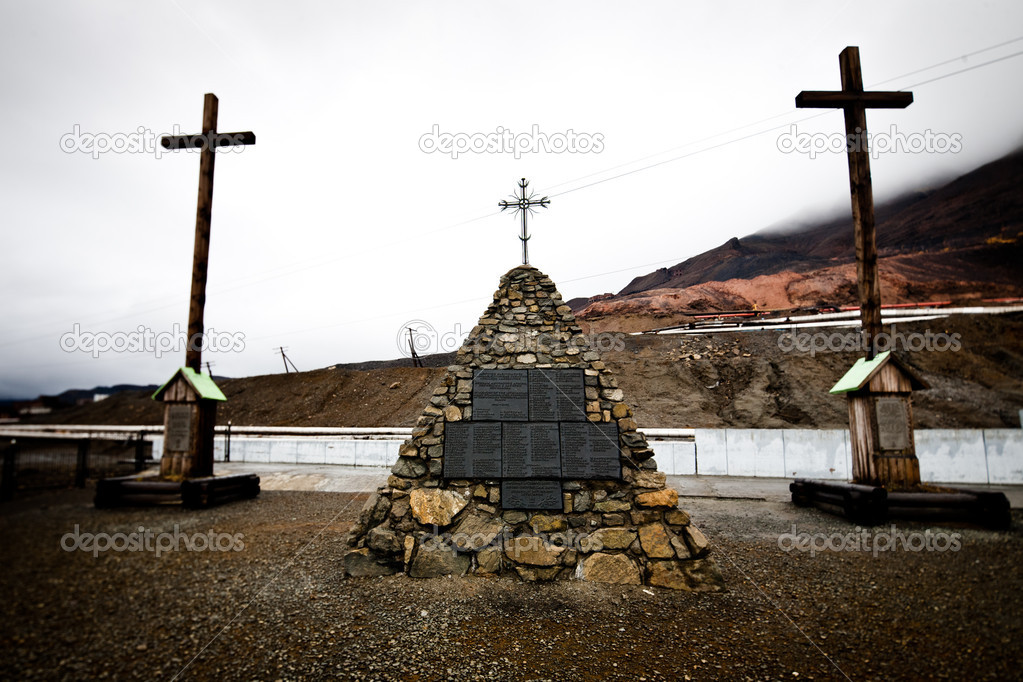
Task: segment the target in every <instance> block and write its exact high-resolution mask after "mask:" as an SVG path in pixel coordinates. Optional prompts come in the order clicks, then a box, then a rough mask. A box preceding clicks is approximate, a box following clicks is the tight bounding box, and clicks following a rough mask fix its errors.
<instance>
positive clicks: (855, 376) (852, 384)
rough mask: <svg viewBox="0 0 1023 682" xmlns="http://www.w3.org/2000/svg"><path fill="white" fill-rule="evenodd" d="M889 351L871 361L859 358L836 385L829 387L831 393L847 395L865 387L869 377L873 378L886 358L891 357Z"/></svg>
mask: <svg viewBox="0 0 1023 682" xmlns="http://www.w3.org/2000/svg"><path fill="white" fill-rule="evenodd" d="M891 354H892V352H891V351H890V350H886V351H885V352H883V353H879V354H878V355H876V356H875V357H874V359H873V360H867V359H866V358H860V359H859V360H857V361H856V364H854V365H853V366H852V368H851V369H850V370H849V371H848V372H846V373H845V376H844V377H842V378H841V379H839V380H838V383H837V384H835V385H834V386H832V387H831V393H848V392H849V391H858V390H860V389H861V388H863V387H864V386H866V385H867V382H868V381H870V377H872V376H874V372H876V371H877V370H879V369H881V367H882V366H883V365H884V363H885V362H887V361H888V356H889V355H891Z"/></svg>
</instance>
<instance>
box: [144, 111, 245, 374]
mask: <svg viewBox="0 0 1023 682" xmlns="http://www.w3.org/2000/svg"><path fill="white" fill-rule="evenodd" d="M217 107H218V100H217V96H216V95H214V94H213V93H212V92H208V93H206V97H205V99H204V100H203V107H202V132H201V133H200V134H198V135H168V136H164V137H163V138H161V139H160V144H161V145H163V146H164V148H166V149H202V155H201V156H200V158H199V202H198V208H197V209H196V213H195V248H194V251H193V254H192V294H191V298H190V299H189V303H188V341H187V344H186V347H185V348H186V349H185V366H186V367H191V368H192V369H193V370H195V371H196V372H202V335H203V321H202V318H203V309H204V308H205V306H206V271H207V269H208V265H209V255H210V218H211V216H212V213H213V162H214V161H215V160H216V158H217V155H216V153H215V150H216V148H217V147H231V146H235V145H249V144H256V135H255V134H254V133H252V132H251V131H248V132H244V133H218V132H217Z"/></svg>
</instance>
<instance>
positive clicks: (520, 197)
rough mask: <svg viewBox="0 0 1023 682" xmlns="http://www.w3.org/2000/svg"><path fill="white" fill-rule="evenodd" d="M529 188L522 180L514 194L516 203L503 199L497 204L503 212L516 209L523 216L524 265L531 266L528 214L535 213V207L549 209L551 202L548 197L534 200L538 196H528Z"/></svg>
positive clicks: (513, 197) (530, 194)
mask: <svg viewBox="0 0 1023 682" xmlns="http://www.w3.org/2000/svg"><path fill="white" fill-rule="evenodd" d="M528 186H529V182H528V181H527V180H526V179H525V178H522V180H520V181H519V190H518V194H513V195H512V199H513V200H514V201H508V200H507V199H502V200H501V201H499V202H498V203H497V205H498V206H500V207H501V210H502V211H503V210H505V209H508V208H513V209H515V212H516V213H521V214H522V234H521V235H519V240H520V241H521V242H522V264H523V265H529V252H528V250H527V249H526V242H527V241H529V233H528V232H526V214H529V213H533V212H534V207H536V206H539V207H540V208H547V207H548V206H549V205H550V203H551V200H550V199H548V198H547V197H541V198H540V199H534V198H533V197H535V196H536V195H535V194H534V193H533V192H530V193H529V194H526V187H528Z"/></svg>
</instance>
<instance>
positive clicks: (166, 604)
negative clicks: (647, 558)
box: [0, 488, 1023, 680]
mask: <svg viewBox="0 0 1023 682" xmlns="http://www.w3.org/2000/svg"><path fill="white" fill-rule="evenodd" d="M91 493H92V491H91V490H80V491H79V490H72V491H61V492H51V493H45V494H41V495H37V496H34V497H31V498H27V499H24V500H20V501H15V502H12V503H5V504H4V505H2V506H0V512H2V513H0V539H2V541H3V545H4V552H3V555H2V559H0V566H2V570H0V590H2V592H3V594H4V595H5V597H4V599H3V600H0V619H2V623H0V647H2V649H3V651H4V652H5V655H4V656H3V657H2V658H0V678H2V679H85V678H90V679H145V680H154V679H180V680H188V679H202V680H205V679H225V680H234V679H323V678H327V677H335V678H339V679H359V680H476V679H480V680H507V679H522V680H593V679H612V680H619V679H620V680H687V679H691V680H705V679H727V680H745V679H751V680H767V679H773V680H778V679H785V680H798V679H815V680H845V679H852V680H892V679H958V680H984V679H991V680H996V679H1012V678H1017V677H1018V675H1019V661H1020V660H1021V657H1023V617H1021V615H1020V614H1023V573H1021V572H1020V571H1019V566H1020V564H1021V562H1023V543H1021V542H1020V540H1021V534H1020V528H1021V526H1020V524H1021V523H1023V516H1021V514H1020V512H1019V511H1018V510H1017V511H1016V512H1014V514H1015V516H1014V525H1013V528H1012V530H1010V531H1005V532H995V531H986V530H979V529H971V528H954V527H943V526H926V527H925V526H922V525H919V524H902V523H900V524H899V525H898V528H897V529H889V528H887V527H885V528H878V529H872V530H871V532H872V533H876V534H881V533H885V532H888V533H891V532H899V533H903V534H912V533H918V534H926V533H927V532H928V531H929V532H930V533H931V535H932V536H933V537H938V534H942V536H943V537H944V538H945V540H946V544H945V545H944V547H945V551H926V550H920V551H913V550H910V549H906V548H905V547H903V548H902V549H895V550H888V551H880V552H878V553H877V554H876V555H875V554H874V553H873V552H871V551H862V550H859V551H857V550H855V549H852V548H851V546H845V547H844V548H841V547H838V548H833V549H828V550H825V551H821V552H819V553H811V552H809V551H799V550H798V549H792V547H791V546H790V545H789V544H786V542H785V541H783V542H782V543H779V539H780V538H782V536H784V535H785V534H789V535H803V536H818V537H821V538H826V537H830V538H843V537H846V536H848V535H849V534H853V535H857V534H859V533H860V532H861V529H859V528H857V527H853V526H852V525H851V524H849V523H846V522H844V521H841V520H839V519H836V518H833V517H830V516H827V515H825V514H823V513H821V512H819V511H816V510H808V509H799V508H796V507H793V506H792V505H790V504H787V503H782V502H776V501H770V502H768V501H759V500H756V499H744V500H725V499H696V498H687V497H684V495H685V489H684V488H683V490H682V493H683V498H682V500H681V503H680V506H681V507H683V508H684V509H686V510H687V511H689V512H690V514H691V515H692V518H693V522H694V523H695V524H697V525H698V526H699V527H700V528H701V529H702V530H703V531H704V532H705V533H706V534H707V535H708V537H709V538H710V539H711V541H712V543H713V545H714V550H713V553H714V556H716V557H717V560H718V562H719V564H720V566H721V569H722V572H723V574H724V576H725V579H726V580H727V584H728V590H727V591H726V592H724V593H719V594H695V593H687V592H673V591H668V590H662V589H658V588H647V587H640V586H626V587H622V586H606V585H597V584H588V583H580V582H575V581H571V582H562V583H556V584H525V583H519V582H516V581H514V580H512V579H506V578H493V579H483V578H446V579H434V580H414V579H411V578H408V577H406V576H401V575H399V576H392V577H387V578H380V579H373V578H368V579H344V578H342V577H341V570H340V565H339V557H340V556H341V549H342V546H343V540H344V536H345V533H346V531H347V530H348V528H349V526H350V525H351V523H353V521H354V520H355V519H356V516H357V514H358V511H359V508H360V507H361V504H362V501H363V500H364V499H365V494H352V493H326V492H278V491H264V492H263V493H262V494H261V495H260V497H259V498H257V499H254V500H247V501H244V502H238V503H233V504H229V505H225V506H223V507H219V508H215V509H210V510H204V511H189V510H184V509H180V508H173V507H169V508H168V507H163V508H149V509H131V510H97V509H95V508H93V507H92V505H91ZM76 530H77V531H78V533H79V536H78V537H79V538H81V537H82V536H81V534H82V533H94V534H99V533H107V534H110V535H111V536H113V535H114V534H116V533H125V534H127V533H132V532H145V531H152V532H153V533H155V534H160V533H167V534H173V533H175V532H177V533H180V534H183V536H185V537H186V538H194V537H195V536H196V535H197V534H202V535H204V536H208V534H209V533H210V532H213V533H216V534H223V536H225V537H230V538H231V540H229V542H236V541H237V540H239V539H240V540H241V543H242V544H243V547H241V548H240V549H238V548H237V545H235V546H234V547H232V548H231V549H227V550H222V551H198V550H196V549H193V551H188V548H187V546H186V545H185V544H184V543H181V544H179V546H178V547H177V549H175V550H172V551H165V552H163V553H162V554H161V555H160V556H157V555H156V553H155V552H154V551H119V552H118V551H112V550H108V551H104V552H96V553H95V555H94V554H93V553H92V552H89V551H82V550H81V549H78V550H75V549H74V547H75V539H74V537H73V535H72V536H69V535H68V534H73V533H74V532H75V531H76ZM953 534H956V535H953ZM166 537H170V535H168V536H166ZM217 537H220V535H218V536H217ZM878 537H880V535H878ZM953 538H954V539H955V543H952V539H953ZM217 542H218V543H219V542H220V541H219V540H217ZM62 543H63V547H64V548H62ZM203 544H204V545H205V543H203ZM198 546H199V545H198V543H197V544H196V545H195V547H198ZM875 546H876V545H875ZM935 546H938V545H935ZM68 547H70V548H71V551H67V548H68ZM785 547H789V549H788V550H786V549H784V548H785ZM833 547H834V545H833ZM953 547H954V549H953ZM236 549H237V551H236Z"/></svg>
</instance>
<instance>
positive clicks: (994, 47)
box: [867, 36, 1023, 90]
mask: <svg viewBox="0 0 1023 682" xmlns="http://www.w3.org/2000/svg"><path fill="white" fill-rule="evenodd" d="M1021 40H1023V36H1019V37H1018V38H1013V39H1012V40H1006V41H1005V42H1004V43H998V44H997V45H989V46H988V47H985V48H981V49H979V50H974V51H973V52H967V53H966V54H964V55H960V56H958V57H953V58H952V59H946V60H945V61H943V62H938V63H937V64H931V65H930V66H925V67H924V68H922V69H917V70H916V71H910V72H909V73H904V74H901V75H899V76H893V77H892V78H888V79H885V80H883V81H878V82H877V83H872V84H871V85H869V86H867V87H869V88H876V87H877V86H879V85H884V84H885V83H891V82H892V81H897V80H901V79H903V78H908V77H909V76H915V75H916V74H918V73H923V72H924V71H930V70H931V69H936V68H938V67H939V66H945V65H946V64H952V63H954V62H958V61H962V60H964V59H966V58H968V57H973V56H974V55H978V54H983V53H985V52H990V51H991V50H997V49H998V48H1000V47H1005V46H1006V45H1012V44H1013V43H1018V42H1019V41H1021ZM912 87H915V86H913V85H907V86H906V88H912ZM902 89H903V90H904V89H905V88H902Z"/></svg>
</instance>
